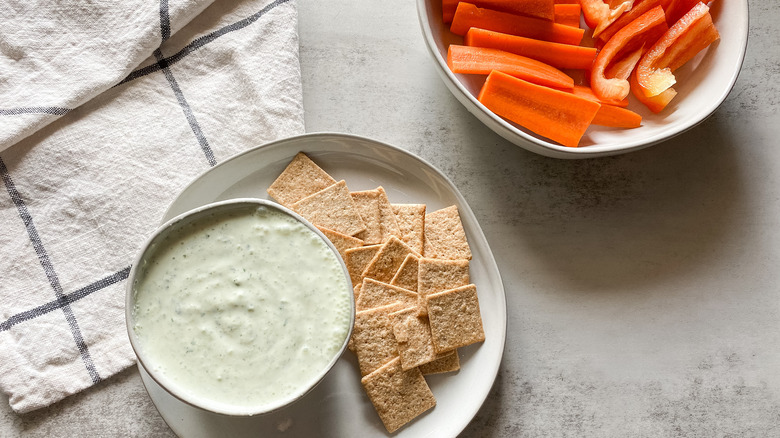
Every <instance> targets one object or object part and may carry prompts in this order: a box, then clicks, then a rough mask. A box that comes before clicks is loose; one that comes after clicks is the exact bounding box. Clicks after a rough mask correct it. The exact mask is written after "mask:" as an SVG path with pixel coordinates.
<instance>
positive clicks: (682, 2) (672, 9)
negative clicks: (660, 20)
mask: <svg viewBox="0 0 780 438" xmlns="http://www.w3.org/2000/svg"><path fill="white" fill-rule="evenodd" d="M700 1H701V2H702V3H704V4H705V5H709V3H710V1H712V0H670V1H669V4H668V6H665V7H664V11H666V24H668V25H669V27H671V26H673V25H674V23H676V22H677V20H679V19H680V18H682V17H683V15H685V14H687V13H688V11H690V10H691V9H693V7H694V6H696V4H697V3H699V2H700Z"/></svg>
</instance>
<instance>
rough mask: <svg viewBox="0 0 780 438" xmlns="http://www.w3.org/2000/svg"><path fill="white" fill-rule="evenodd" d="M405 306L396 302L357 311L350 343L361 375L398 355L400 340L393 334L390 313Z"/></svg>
mask: <svg viewBox="0 0 780 438" xmlns="http://www.w3.org/2000/svg"><path fill="white" fill-rule="evenodd" d="M361 295H362V292H361ZM403 307H404V306H403V304H400V303H394V304H389V305H387V306H382V307H375V308H373V309H368V310H362V311H360V312H357V313H355V326H354V328H353V329H352V337H351V338H350V343H351V344H352V348H353V351H354V352H355V355H356V356H357V359H358V365H359V367H360V375H361V376H365V375H366V374H369V373H370V372H372V371H374V370H375V369H377V368H379V367H380V366H382V365H384V364H385V362H387V361H388V360H390V359H392V358H393V357H395V356H398V342H396V340H395V335H393V322H392V320H391V319H390V313H392V312H395V311H396V310H401V309H402V308H403Z"/></svg>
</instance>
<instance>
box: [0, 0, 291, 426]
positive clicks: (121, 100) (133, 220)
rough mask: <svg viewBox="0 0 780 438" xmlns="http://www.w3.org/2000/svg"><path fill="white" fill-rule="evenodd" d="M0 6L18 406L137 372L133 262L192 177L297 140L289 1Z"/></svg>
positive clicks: (126, 0) (0, 144)
mask: <svg viewBox="0 0 780 438" xmlns="http://www.w3.org/2000/svg"><path fill="white" fill-rule="evenodd" d="M211 1H212V0H209V1H205V0H200V1H180V2H177V1H171V2H170V3H169V2H168V1H167V0H161V1H160V3H158V4H154V3H153V2H149V1H140V0H122V1H119V0H112V1H106V2H88V3H78V2H76V3H73V2H66V3H62V2H50V1H44V0H35V1H32V0H15V1H7V2H6V3H5V6H4V7H3V10H2V12H0V15H1V16H2V20H0V22H2V23H3V26H2V29H0V150H2V152H0V177H2V184H1V185H0V390H2V391H3V392H4V393H6V394H7V395H8V398H9V402H10V404H11V407H12V408H13V409H14V410H15V411H17V412H20V413H22V412H27V411H31V410H34V409H37V408H41V407H43V406H47V405H49V404H51V403H54V402H56V401H58V400H60V399H62V398H64V397H66V396H68V395H70V394H73V393H75V392H78V391H80V390H82V389H85V388H87V387H90V386H92V385H95V384H97V383H98V382H100V381H102V380H104V379H106V378H108V377H110V376H111V375H113V374H116V373H117V372H119V371H121V370H123V369H125V368H127V367H129V366H131V365H133V364H134V363H135V356H134V354H133V352H132V350H131V349H130V346H129V341H128V340H127V332H126V329H125V323H124V288H125V283H126V279H127V276H128V273H129V270H130V264H131V263H132V259H133V257H134V256H135V254H136V253H137V251H138V250H139V248H140V245H141V244H142V243H143V241H144V240H145V239H146V238H147V237H148V235H149V234H151V232H152V231H153V230H154V228H155V227H156V226H157V225H158V224H159V223H160V220H161V218H162V216H163V214H164V212H165V210H166V208H167V205H168V204H169V203H170V202H171V201H172V200H173V199H174V198H175V197H176V195H177V193H178V192H179V191H180V190H181V189H182V188H184V187H185V186H186V185H187V184H188V182H189V181H191V180H192V179H193V178H194V177H196V176H197V175H199V174H200V173H202V172H204V171H205V170H207V169H208V168H209V167H211V166H214V165H215V164H217V163H219V162H220V161H223V160H224V159H226V158H227V157H229V156H231V155H233V154H235V153H238V152H240V151H243V150H246V149H248V148H250V147H253V146H257V145H259V144H262V143H264V142H267V141H270V140H274V139H277V138H282V137H287V136H290V135H295V134H300V133H302V132H303V130H304V126H303V107H302V97H301V79H300V66H299V62H298V36H297V6H296V3H295V1H294V0H222V1H218V2H214V3H211Z"/></svg>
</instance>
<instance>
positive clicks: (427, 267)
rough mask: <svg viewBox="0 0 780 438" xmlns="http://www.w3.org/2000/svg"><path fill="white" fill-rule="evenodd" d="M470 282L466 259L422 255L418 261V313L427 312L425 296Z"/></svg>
mask: <svg viewBox="0 0 780 438" xmlns="http://www.w3.org/2000/svg"><path fill="white" fill-rule="evenodd" d="M469 283H471V280H470V275H469V261H468V260H442V259H429V258H426V257H423V258H421V259H420V261H419V262H418V268H417V292H418V293H419V294H420V313H421V314H422V315H425V314H426V313H427V305H426V303H425V300H426V297H427V296H428V295H430V294H434V293H437V292H442V291H445V290H447V289H454V288H456V287H460V286H465V285H467V284H469Z"/></svg>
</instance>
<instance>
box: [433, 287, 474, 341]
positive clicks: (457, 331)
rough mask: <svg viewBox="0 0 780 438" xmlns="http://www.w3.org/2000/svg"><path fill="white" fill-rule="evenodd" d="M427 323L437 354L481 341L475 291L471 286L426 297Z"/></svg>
mask: <svg viewBox="0 0 780 438" xmlns="http://www.w3.org/2000/svg"><path fill="white" fill-rule="evenodd" d="M428 320H429V321H430V323H431V337H432V339H433V348H434V349H435V350H436V352H438V353H442V352H445V351H449V350H454V349H456V348H459V347H464V346H466V345H471V344H474V343H476V342H482V341H484V340H485V332H484V330H483V328H482V316H481V315H480V312H479V299H478V297H477V287H476V286H475V285H473V284H469V285H466V286H462V287H459V288H455V289H450V290H446V291H444V292H439V293H435V294H433V295H428Z"/></svg>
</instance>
